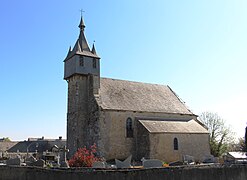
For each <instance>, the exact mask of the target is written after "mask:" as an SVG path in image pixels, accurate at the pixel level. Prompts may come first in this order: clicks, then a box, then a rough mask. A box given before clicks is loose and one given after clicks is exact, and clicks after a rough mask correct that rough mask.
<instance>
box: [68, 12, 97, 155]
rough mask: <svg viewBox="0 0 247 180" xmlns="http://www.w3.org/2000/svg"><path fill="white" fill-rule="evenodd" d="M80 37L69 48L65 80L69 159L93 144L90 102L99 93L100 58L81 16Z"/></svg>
mask: <svg viewBox="0 0 247 180" xmlns="http://www.w3.org/2000/svg"><path fill="white" fill-rule="evenodd" d="M78 27H79V29H80V34H79V37H78V39H77V41H76V43H75V45H74V47H73V49H71V47H70V48H69V51H68V54H67V56H66V58H65V60H64V79H65V80H66V81H67V82H68V107H67V147H68V148H69V150H70V152H69V156H72V155H73V154H74V153H75V152H76V151H77V149H78V148H81V147H84V146H86V145H89V144H87V143H89V140H88V131H89V130H88V127H87V126H88V124H89V122H88V121H89V119H90V117H89V116H90V101H91V99H92V97H93V96H94V95H97V94H98V93H99V88H100V57H99V56H98V55H97V53H96V50H95V46H94V44H93V46H92V49H91V50H90V48H89V46H88V43H87V40H86V37H85V34H84V30H85V24H84V21H83V18H82V17H81V20H80V24H79V26H78Z"/></svg>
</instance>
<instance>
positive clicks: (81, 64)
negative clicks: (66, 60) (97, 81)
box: [79, 56, 84, 66]
mask: <svg viewBox="0 0 247 180" xmlns="http://www.w3.org/2000/svg"><path fill="white" fill-rule="evenodd" d="M79 63H80V66H84V58H83V56H80V61H79Z"/></svg>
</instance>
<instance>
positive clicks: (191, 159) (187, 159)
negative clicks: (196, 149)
mask: <svg viewBox="0 0 247 180" xmlns="http://www.w3.org/2000/svg"><path fill="white" fill-rule="evenodd" d="M183 160H184V163H185V164H192V163H194V162H195V159H194V157H193V156H190V155H184V156H183Z"/></svg>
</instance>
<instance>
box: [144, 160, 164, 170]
mask: <svg viewBox="0 0 247 180" xmlns="http://www.w3.org/2000/svg"><path fill="white" fill-rule="evenodd" d="M142 165H143V167H144V168H157V167H162V166H163V163H162V161H160V160H158V159H144V160H143V161H142Z"/></svg>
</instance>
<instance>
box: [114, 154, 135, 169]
mask: <svg viewBox="0 0 247 180" xmlns="http://www.w3.org/2000/svg"><path fill="white" fill-rule="evenodd" d="M131 159H132V155H130V156H129V157H128V158H127V159H125V160H124V161H120V160H118V159H115V163H116V166H117V168H130V167H131V165H130V164H131Z"/></svg>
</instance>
